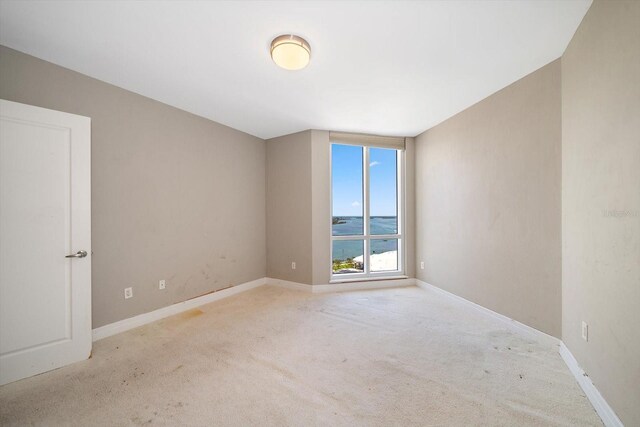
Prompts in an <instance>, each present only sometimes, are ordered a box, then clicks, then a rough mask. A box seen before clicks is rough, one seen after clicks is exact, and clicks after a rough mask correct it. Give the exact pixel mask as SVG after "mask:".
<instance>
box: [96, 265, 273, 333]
mask: <svg viewBox="0 0 640 427" xmlns="http://www.w3.org/2000/svg"><path fill="white" fill-rule="evenodd" d="M265 282H266V280H265V278H264V277H263V278H260V279H256V280H252V281H251V282H246V283H242V284H240V285H236V286H232V287H230V288H226V289H222V290H219V291H216V292H212V293H210V294H206V295H202V296H199V297H196V298H192V299H189V300H186V301H183V302H179V303H177V304H173V305H170V306H167V307H162V308H159V309H157V310H154V311H150V312H149V313H144V314H140V315H138V316H134V317H130V318H128V319H123V320H119V321H117V322H114V323H110V324H108V325H104V326H100V327H99V328H95V329H94V330H93V341H98V340H101V339H103V338H107V337H110V336H112V335H116V334H119V333H121V332H125V331H128V330H130V329H133V328H137V327H139V326H142V325H146V324H147V323H151V322H155V321H156V320H160V319H163V318H165V317H168V316H172V315H174V314H178V313H182V312H184V311H187V310H191V309H192V308H196V307H199V306H201V305H204V304H209V303H210V302H214V301H218V300H221V299H224V298H228V297H230V296H232V295H236V294H239V293H240V292H245V291H248V290H251V289H254V288H257V287H259V286H262V285H264V284H265Z"/></svg>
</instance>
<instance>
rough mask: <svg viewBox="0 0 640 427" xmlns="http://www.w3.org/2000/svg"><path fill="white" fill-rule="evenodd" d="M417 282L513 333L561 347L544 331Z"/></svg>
mask: <svg viewBox="0 0 640 427" xmlns="http://www.w3.org/2000/svg"><path fill="white" fill-rule="evenodd" d="M415 282H416V286H418V287H420V288H422V289H424V290H426V291H431V292H435V293H438V294H439V295H442V296H445V297H447V298H450V299H452V300H455V301H458V302H461V303H463V304H466V305H467V306H469V307H470V308H473V309H475V310H478V311H480V312H482V313H484V314H488V315H489V316H491V317H493V318H494V319H497V320H500V321H501V322H503V323H504V324H505V325H506V326H507V327H508V328H509V329H511V330H512V331H518V332H522V333H525V334H527V335H529V336H531V337H532V338H535V339H536V340H537V341H538V342H540V343H541V344H545V345H548V346H551V347H554V348H558V345H560V343H561V341H560V340H559V339H558V338H556V337H553V336H551V335H548V334H546V333H544V332H542V331H539V330H537V329H535V328H532V327H531V326H527V325H525V324H524V323H520V322H518V321H517V320H513V319H512V318H510V317H507V316H505V315H502V314H500V313H496V312H495V311H493V310H490V309H488V308H486V307H483V306H481V305H479V304H476V303H475V302H471V301H469V300H467V299H464V298H462V297H460V296H458V295H455V294H452V293H451V292H448V291H445V290H444V289H441V288H438V287H437V286H434V285H431V284H429V283H427V282H423V281H422V280H419V279H415Z"/></svg>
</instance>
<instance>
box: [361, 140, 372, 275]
mask: <svg viewBox="0 0 640 427" xmlns="http://www.w3.org/2000/svg"><path fill="white" fill-rule="evenodd" d="M363 149H364V153H363V156H362V160H363V165H362V171H363V180H362V183H363V187H364V188H363V190H362V191H363V201H364V213H363V215H364V217H363V221H364V259H365V263H364V272H365V274H369V273H370V272H371V263H370V262H369V261H370V260H369V256H370V254H371V250H370V245H371V240H370V235H371V229H370V227H371V221H370V217H369V211H370V205H369V199H370V197H369V195H370V193H369V147H364V148H363Z"/></svg>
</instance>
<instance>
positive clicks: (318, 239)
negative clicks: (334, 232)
mask: <svg viewBox="0 0 640 427" xmlns="http://www.w3.org/2000/svg"><path fill="white" fill-rule="evenodd" d="M311 196H312V210H311V214H312V218H311V223H312V227H313V231H312V236H313V245H312V246H313V279H312V284H314V285H324V284H327V283H329V280H330V279H331V234H330V233H331V143H330V142H329V132H328V131H321V130H313V131H311Z"/></svg>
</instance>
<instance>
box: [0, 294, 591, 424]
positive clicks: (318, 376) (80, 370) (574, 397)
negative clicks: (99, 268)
mask: <svg viewBox="0 0 640 427" xmlns="http://www.w3.org/2000/svg"><path fill="white" fill-rule="evenodd" d="M0 424H1V425H3V426H10V425H46V426H57V425H77V426H93V425H105V426H106V425H109V426H127V425H183V426H224V425H233V426H249V425H277V426H285V425H295V426H309V425H323V426H324V425H331V426H333V425H344V426H347V425H348V426H356V425H360V426H363V425H366V426H393V425H395V426H409V425H422V426H433V425H444V426H469V425H491V426H528V425H536V426H539V425H561V426H576V425H580V426H590V425H602V424H601V421H600V419H599V418H598V416H597V415H596V413H595V411H594V410H593V408H592V407H591V405H590V403H589V402H588V400H587V399H586V398H585V396H584V394H583V393H582V391H581V390H580V388H579V387H578V385H577V384H576V382H575V380H574V379H573V377H572V376H571V374H570V373H569V370H568V369H567V367H566V366H565V365H564V363H563V362H562V360H561V359H560V356H559V355H558V354H557V353H556V352H555V351H553V350H552V349H548V348H545V347H544V346H541V345H539V344H536V343H535V342H533V341H532V340H530V339H528V338H527V337H523V336H518V335H516V334H514V333H512V332H509V331H508V330H506V329H505V328H504V326H503V325H502V324H501V323H500V322H498V321H497V320H494V319H492V318H487V317H485V316H484V315H483V314H481V313H479V312H477V311H475V310H472V309H469V308H468V307H465V306H464V305H462V304H460V303H458V302H452V301H450V300H447V299H445V298H444V297H442V296H439V295H436V294H434V293H428V292H426V291H423V290H421V289H419V288H414V287H410V288H403V289H387V290H371V291H360V292H348V293H336V294H321V295H311V294H307V293H302V292H296V291H289V290H285V289H280V288H272V287H261V288H258V289H255V290H253V291H250V292H247V293H244V294H241V295H238V296H235V297H231V298H229V299H226V300H223V301H219V302H216V303H213V304H209V305H206V306H203V307H201V308H200V309H196V310H192V311H190V312H187V313H184V314H182V315H178V316H174V317H172V318H168V319H165V320H161V321H159V322H156V323H154V324H151V325H148V326H144V327H141V328H138V329H135V330H132V331H129V332H127V333H123V334H120V335H117V336H114V337H111V338H107V339H104V340H101V341H98V342H97V343H95V345H94V352H93V358H92V359H90V360H88V361H86V362H81V363H78V364H75V365H73V366H70V367H66V368H62V369H59V370H57V371H53V372H49V373H46V374H43V375H39V376H37V377H33V378H30V379H26V380H23V381H19V382H16V383H13V384H8V385H6V386H4V387H2V388H0Z"/></svg>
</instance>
